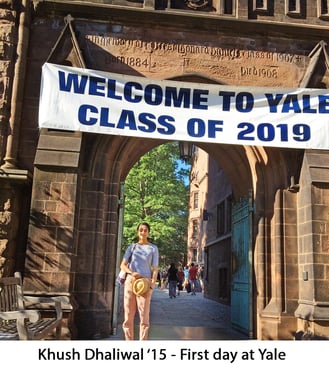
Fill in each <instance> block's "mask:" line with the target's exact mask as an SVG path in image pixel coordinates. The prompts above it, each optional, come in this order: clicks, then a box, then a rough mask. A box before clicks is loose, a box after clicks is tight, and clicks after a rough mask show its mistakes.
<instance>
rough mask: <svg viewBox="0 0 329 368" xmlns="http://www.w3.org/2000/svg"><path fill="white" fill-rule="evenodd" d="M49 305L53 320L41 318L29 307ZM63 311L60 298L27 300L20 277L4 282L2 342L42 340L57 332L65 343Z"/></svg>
mask: <svg viewBox="0 0 329 368" xmlns="http://www.w3.org/2000/svg"><path fill="white" fill-rule="evenodd" d="M27 304H30V305H44V304H45V305H46V309H47V310H48V311H52V315H51V316H49V317H48V316H47V318H44V317H41V313H40V310H38V309H28V308H26V305H27ZM62 318H63V311H62V308H61V302H60V300H59V299H58V298H56V297H35V296H26V295H24V293H23V286H22V279H21V275H20V273H18V272H16V273H15V276H14V277H3V278H1V279H0V340H42V339H45V338H47V337H49V336H50V335H51V334H52V333H53V332H56V335H55V338H56V340H60V339H61V334H62Z"/></svg>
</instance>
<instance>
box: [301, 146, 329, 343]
mask: <svg viewBox="0 0 329 368" xmlns="http://www.w3.org/2000/svg"><path fill="white" fill-rule="evenodd" d="M300 188H301V190H300V193H299V196H298V211H299V212H298V250H299V255H298V264H299V300H298V308H297V310H296V312H295V316H296V317H298V319H299V321H298V322H299V325H298V327H299V336H300V337H301V338H303V339H314V338H328V336H329V300H328V295H329V151H320V150H318V151H311V150H310V151H306V152H305V156H304V162H303V166H302V171H301V179H300Z"/></svg>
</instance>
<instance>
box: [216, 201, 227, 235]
mask: <svg viewBox="0 0 329 368" xmlns="http://www.w3.org/2000/svg"><path fill="white" fill-rule="evenodd" d="M217 234H218V235H224V234H225V202H224V201H223V202H221V203H219V204H218V205H217Z"/></svg>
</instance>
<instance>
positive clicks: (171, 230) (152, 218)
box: [123, 142, 190, 265]
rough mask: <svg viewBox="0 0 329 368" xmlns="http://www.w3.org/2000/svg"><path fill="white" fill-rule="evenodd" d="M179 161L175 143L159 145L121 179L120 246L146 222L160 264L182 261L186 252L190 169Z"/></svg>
mask: <svg viewBox="0 0 329 368" xmlns="http://www.w3.org/2000/svg"><path fill="white" fill-rule="evenodd" d="M180 163H181V161H180V160H179V149H178V143H177V142H172V143H167V144H163V145H161V146H158V147H157V148H155V149H153V150H151V151H149V152H148V153H146V154H145V155H144V156H142V157H141V158H140V160H139V161H138V162H137V163H136V164H135V165H134V167H133V168H132V169H131V170H130V172H129V174H128V176H127V178H126V181H125V211H124V228H123V243H124V244H123V248H124V249H125V248H126V247H127V246H128V245H129V244H131V243H133V242H135V241H136V240H137V225H138V224H139V223H140V222H142V221H146V222H148V223H149V224H150V226H151V232H150V240H151V241H152V242H153V243H154V244H156V245H157V246H158V247H159V253H160V264H162V265H164V264H169V263H171V262H175V263H178V262H180V261H183V260H184V254H185V253H186V232H187V216H188V195H189V185H188V177H189V170H190V168H189V166H186V165H185V166H182V165H180Z"/></svg>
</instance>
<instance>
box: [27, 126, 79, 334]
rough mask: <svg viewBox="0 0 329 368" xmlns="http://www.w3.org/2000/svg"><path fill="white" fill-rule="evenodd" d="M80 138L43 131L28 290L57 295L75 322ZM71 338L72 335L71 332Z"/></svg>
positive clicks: (34, 190)
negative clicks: (76, 221) (75, 260)
mask: <svg viewBox="0 0 329 368" xmlns="http://www.w3.org/2000/svg"><path fill="white" fill-rule="evenodd" d="M80 145H81V134H80V133H70V132H65V133H63V132H48V131H47V130H43V131H42V132H41V135H40V138H39V144H38V149H37V152H36V157H35V170H34V180H33V187H32V197H31V198H32V199H31V213H30V224H29V238H28V245H27V251H26V263H25V277H24V290H25V292H26V293H28V294H37V295H40V293H42V294H46V295H57V296H63V297H66V298H68V299H69V301H68V302H66V305H67V308H66V312H67V315H68V318H67V319H68V321H67V323H68V326H69V327H71V326H70V323H71V322H72V320H73V313H71V312H72V311H73V309H74V304H75V302H74V300H73V297H72V295H71V287H72V280H73V278H74V277H73V275H74V269H73V267H72V263H73V262H74V259H75V255H76V249H75V247H76V241H75V232H74V222H75V216H76V213H75V209H76V206H77V204H76V201H77V191H78V188H77V183H78V171H79V156H80ZM67 333H68V334H71V335H72V329H71V331H70V332H67Z"/></svg>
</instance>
